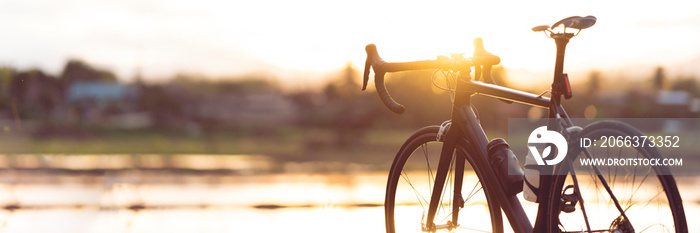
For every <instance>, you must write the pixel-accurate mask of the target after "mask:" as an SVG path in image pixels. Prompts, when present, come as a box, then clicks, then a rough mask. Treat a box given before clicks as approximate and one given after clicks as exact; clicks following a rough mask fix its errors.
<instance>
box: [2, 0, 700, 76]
mask: <svg viewBox="0 0 700 233" xmlns="http://www.w3.org/2000/svg"><path fill="white" fill-rule="evenodd" d="M572 15H580V16H586V15H594V16H596V17H597V18H598V23H597V24H596V25H595V26H593V27H592V28H590V29H586V30H584V31H583V32H581V34H580V35H579V36H578V37H576V38H574V39H573V40H572V42H571V43H570V46H569V48H568V51H567V60H566V61H567V63H566V67H565V68H566V70H567V71H569V72H577V71H580V72H583V71H588V70H591V69H599V70H624V69H628V70H630V68H634V70H637V71H638V72H642V73H651V72H652V70H653V69H654V68H655V67H656V66H659V65H662V66H666V67H668V68H667V70H668V72H669V73H671V74H676V75H700V68H698V67H700V44H699V43H698V41H700V7H697V4H696V3H693V2H692V1H678V0H671V1H663V2H659V1H654V2H651V1H646V2H645V1H628V2H616V1H564V2H561V1H540V2H533V1H483V2H477V1H374V0H372V1H370V0H357V1H323V0H301V1H282V0H259V1H220V0H216V1H214V0H200V1H177V0H168V1H165V0H119V1H116V0H114V1H113V0H107V1H94V0H62V1H50V0H23V1H12V0H0V29H1V30H2V39H0V51H2V52H0V65H10V66H14V67H19V68H22V69H24V68H31V67H39V68H41V69H43V70H46V71H48V72H50V73H54V74H58V73H60V71H61V69H62V67H63V65H64V64H65V61H66V60H67V59H69V58H80V59H83V60H85V61H87V62H89V63H92V64H95V65H97V66H99V67H103V68H107V69H111V70H113V71H115V72H116V73H117V75H118V76H119V77H120V78H121V79H122V80H125V81H128V80H130V79H131V78H132V77H133V76H134V74H135V72H136V70H137V68H138V67H140V68H141V72H142V75H143V76H144V77H146V78H148V79H152V80H158V79H162V78H166V77H169V76H172V75H173V74H175V73H182V72H184V73H196V74H202V75H206V76H211V77H222V76H240V75H243V74H250V73H264V74H268V75H273V76H276V77H277V78H279V79H280V80H282V83H284V84H286V85H290V86H313V85H314V83H319V82H322V80H321V79H323V78H325V77H328V76H329V73H330V72H335V71H337V70H339V69H341V68H342V67H343V66H345V65H346V64H347V63H348V62H352V63H353V64H354V65H355V66H356V67H357V68H358V69H361V68H362V67H361V66H362V65H363V62H364V59H365V56H366V55H365V54H364V46H365V45H366V44H368V43H375V44H377V47H378V49H379V52H380V54H381V55H382V56H383V57H384V58H385V60H388V61H407V60H422V59H434V58H435V57H436V56H437V55H449V54H450V53H460V52H461V53H467V54H470V53H471V52H472V47H471V46H472V43H471V41H472V39H473V38H475V37H482V38H484V43H485V45H486V48H487V49H488V50H490V51H491V52H492V53H494V54H497V55H499V56H501V58H502V64H503V65H504V66H505V67H506V68H507V69H509V70H512V71H513V73H514V74H518V73H519V72H520V73H522V71H525V70H526V71H527V72H534V73H537V72H551V70H552V69H553V61H554V43H553V41H552V40H551V39H547V38H545V37H544V35H543V34H542V33H534V32H532V31H531V30H530V29H531V28H532V27H533V26H536V25H540V24H551V23H554V22H556V21H557V20H559V19H561V18H564V17H567V16H572ZM639 67H641V68H639ZM637 68H639V69H637ZM645 69H646V70H645ZM647 70H648V71H647ZM547 78H549V77H547ZM521 81H522V80H521Z"/></svg>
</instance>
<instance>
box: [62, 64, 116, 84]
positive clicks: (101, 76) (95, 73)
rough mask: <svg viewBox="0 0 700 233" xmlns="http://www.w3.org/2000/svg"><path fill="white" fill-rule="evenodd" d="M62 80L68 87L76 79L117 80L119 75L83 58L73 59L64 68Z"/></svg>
mask: <svg viewBox="0 0 700 233" xmlns="http://www.w3.org/2000/svg"><path fill="white" fill-rule="evenodd" d="M60 80H61V82H62V83H63V84H64V85H65V86H66V87H67V86H69V85H70V84H71V83H73V82H75V81H105V82H116V81H117V76H116V75H114V73H112V71H109V70H103V69H98V68H95V67H92V66H90V65H89V64H87V63H85V62H83V61H81V60H75V59H71V60H69V61H68V62H67V63H66V65H65V67H64V68H63V73H61V77H60Z"/></svg>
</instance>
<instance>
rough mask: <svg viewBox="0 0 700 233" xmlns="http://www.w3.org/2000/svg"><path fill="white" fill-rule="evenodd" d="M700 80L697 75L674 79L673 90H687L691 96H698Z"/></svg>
mask: <svg viewBox="0 0 700 233" xmlns="http://www.w3.org/2000/svg"><path fill="white" fill-rule="evenodd" d="M698 88H699V87H698V80H697V78H695V77H680V78H678V79H676V80H674V81H673V83H672V84H671V90H674V91H685V92H688V93H689V94H690V95H691V96H695V97H697V96H698Z"/></svg>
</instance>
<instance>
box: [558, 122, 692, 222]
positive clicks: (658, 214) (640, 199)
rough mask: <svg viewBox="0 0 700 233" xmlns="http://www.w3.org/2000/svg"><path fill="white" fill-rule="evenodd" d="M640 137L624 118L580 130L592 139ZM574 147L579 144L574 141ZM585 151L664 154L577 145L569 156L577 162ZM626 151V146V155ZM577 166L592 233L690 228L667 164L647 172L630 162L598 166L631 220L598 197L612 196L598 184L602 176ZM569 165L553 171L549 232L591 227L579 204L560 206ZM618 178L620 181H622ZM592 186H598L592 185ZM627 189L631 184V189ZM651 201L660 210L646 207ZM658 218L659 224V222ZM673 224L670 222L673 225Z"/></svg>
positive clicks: (652, 156)
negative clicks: (621, 165) (566, 209)
mask: <svg viewBox="0 0 700 233" xmlns="http://www.w3.org/2000/svg"><path fill="white" fill-rule="evenodd" d="M642 135H643V134H642V133H641V132H640V131H639V130H637V129H635V128H634V127H632V126H630V125H628V124H625V123H622V122H617V121H600V122H596V123H592V124H590V125H588V126H586V127H585V128H584V129H583V131H582V132H581V133H580V136H579V137H577V138H590V139H592V140H596V139H600V137H601V136H622V137H625V136H631V137H632V136H638V137H641V136H642ZM594 143H595V142H594ZM570 145H578V144H577V143H570ZM584 150H587V151H588V153H589V155H590V156H591V157H595V158H614V156H617V157H619V158H627V157H629V155H631V153H628V150H630V151H632V153H635V152H634V151H636V154H635V155H634V156H636V157H637V158H646V159H655V158H659V159H661V158H662V156H661V155H660V153H659V151H658V150H657V149H656V148H653V147H632V148H626V147H619V148H616V147H613V148H607V149H605V150H603V149H599V148H596V147H595V146H594V147H589V148H587V149H581V148H580V147H579V146H576V148H574V149H573V150H570V153H571V152H574V153H572V154H573V155H575V157H573V158H571V159H572V160H571V161H575V159H576V158H580V157H581V156H586V154H585V153H586V152H584ZM623 150H625V153H623ZM596 153H601V154H602V153H607V154H606V155H605V157H600V156H601V155H597V154H596ZM611 155H612V156H611ZM567 159H568V158H567ZM570 164H574V163H570ZM579 164H580V163H579ZM573 166H574V172H575V173H576V178H577V180H579V187H581V190H582V191H581V192H580V193H581V195H582V196H583V195H586V196H587V197H583V198H582V199H583V200H584V206H585V209H586V215H587V216H588V220H589V221H588V222H589V225H590V227H591V230H592V231H595V230H600V229H607V230H610V231H611V232H612V230H621V231H618V232H631V230H630V229H629V226H630V225H631V226H632V227H633V230H634V231H635V232H643V231H646V232H688V226H687V222H686V219H685V212H684V210H683V202H682V200H681V197H680V194H679V192H678V188H677V186H676V182H675V179H674V178H673V176H671V175H664V174H670V172H669V171H668V167H661V166H651V167H648V168H643V167H642V169H645V170H647V171H646V174H645V175H644V176H641V175H640V176H638V175H637V174H638V173H639V172H638V170H637V169H638V167H636V166H632V167H633V168H621V167H620V166H618V167H611V166H606V167H598V170H599V171H600V173H601V174H602V175H603V177H604V179H605V180H606V182H608V185H609V187H611V190H612V191H613V195H614V196H615V197H616V198H617V199H618V200H619V202H618V203H619V205H620V207H621V208H622V209H623V211H624V213H625V216H627V218H629V219H628V220H624V218H623V217H622V216H623V215H622V214H621V213H620V211H619V210H618V209H617V207H616V206H615V203H614V202H613V201H611V200H608V201H607V202H605V201H604V200H605V199H603V200H601V199H600V197H601V196H602V197H603V198H605V196H606V195H607V196H608V199H612V198H611V197H610V196H609V193H608V192H607V190H606V189H605V187H604V186H603V185H602V182H599V181H600V179H599V178H598V176H597V174H596V172H595V170H594V168H593V167H592V166H581V165H573ZM570 167H571V166H558V167H557V169H556V171H555V174H557V175H556V176H555V178H554V180H553V183H552V187H553V188H552V189H551V193H550V197H552V198H550V199H549V201H550V202H549V204H550V205H549V206H550V207H551V208H549V212H550V213H548V216H549V217H550V218H549V219H548V223H549V224H548V225H549V228H548V229H549V232H567V230H568V231H576V232H581V231H582V230H586V229H587V227H586V225H585V224H586V223H585V221H584V220H583V219H582V217H583V213H582V211H581V208H580V204H576V206H575V210H574V212H571V213H565V212H563V211H562V209H563V208H564V207H565V205H564V204H562V193H563V192H564V190H563V189H564V184H565V183H567V182H569V183H571V182H572V177H571V176H570V175H569V174H571V173H569V172H570V171H571V168H570ZM601 168H602V169H601ZM564 169H566V170H564ZM632 169H634V171H631V172H630V170H632ZM664 169H665V170H664ZM586 170H587V171H588V172H587V173H586V172H584V171H586ZM620 170H624V171H620ZM651 173H653V174H651ZM562 174H567V175H562ZM630 174H631V175H630ZM650 177H656V178H657V179H653V178H652V179H649V178H650ZM587 179H590V180H589V181H588V183H587V184H585V183H582V182H585V181H586V180H587ZM630 180H631V184H630ZM590 181H593V182H590ZM618 181H621V182H620V183H618ZM636 181H639V182H640V184H639V185H635V182H636ZM650 183H654V184H650ZM591 185H593V186H595V187H591ZM621 186H622V187H621ZM628 187H630V189H629V190H628V189H627V188H628ZM642 188H644V190H641V191H640V189H642ZM654 188H656V190H654ZM659 188H660V190H659ZM590 191H597V192H596V193H595V197H592V196H591V194H590ZM626 192H631V193H630V195H625V194H626ZM661 192H663V193H665V195H661ZM616 193H617V194H616ZM567 194H570V193H567ZM647 199H648V200H647ZM664 199H665V200H664ZM644 200H646V201H644ZM665 203H667V204H665ZM650 205H658V206H657V208H653V207H652V208H648V206H650ZM569 208H570V207H569ZM569 211H571V209H569ZM577 212H578V213H577ZM609 212H610V213H609ZM616 212H617V213H616ZM652 216H653V217H652ZM569 217H571V218H572V219H569ZM577 219H578V220H577ZM657 220H658V222H656V221H657ZM627 223H629V224H627ZM671 224H672V226H670V225H671Z"/></svg>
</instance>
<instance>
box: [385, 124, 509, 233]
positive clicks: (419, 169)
mask: <svg viewBox="0 0 700 233" xmlns="http://www.w3.org/2000/svg"><path fill="white" fill-rule="evenodd" d="M438 130H439V127H426V128H423V129H421V130H419V131H417V132H416V133H414V134H413V135H412V136H411V137H410V138H409V139H408V140H406V142H405V143H404V144H403V145H402V146H401V149H400V150H399V152H398V153H397V155H396V157H395V158H394V162H393V164H392V166H391V171H390V173H389V180H388V183H387V190H386V199H385V203H384V209H385V215H386V216H385V218H386V219H385V220H386V231H387V232H389V233H395V232H402V233H403V232H425V231H428V232H437V231H443V230H444V231H451V232H491V231H494V232H502V230H503V222H502V217H501V211H500V207H499V206H498V204H496V202H494V201H492V200H490V197H489V196H488V195H487V190H485V188H484V187H482V183H481V182H480V180H482V179H481V177H482V175H481V174H480V172H479V171H478V167H479V166H476V165H475V161H474V158H471V157H470V156H467V154H468V152H467V150H466V148H465V147H467V142H466V141H465V140H464V139H462V140H461V141H460V142H458V143H457V146H456V148H455V153H454V154H453V156H452V160H451V161H450V166H449V171H448V173H447V178H446V179H445V182H444V184H445V185H444V188H443V191H442V195H441V196H440V197H438V198H439V199H440V200H439V205H438V207H437V210H436V211H435V212H436V216H435V219H434V224H430V223H427V222H426V221H427V220H426V218H427V216H428V212H429V203H430V201H431V194H432V191H433V186H434V185H435V176H436V173H437V167H438V161H439V159H440V152H441V149H442V145H443V143H442V142H440V141H437V140H436V136H437V133H438ZM465 161H466V163H465ZM460 181H462V182H460ZM487 212H488V213H489V214H485V213H487ZM431 226H432V227H431Z"/></svg>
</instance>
